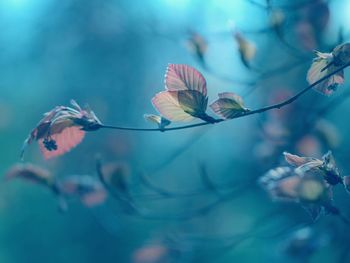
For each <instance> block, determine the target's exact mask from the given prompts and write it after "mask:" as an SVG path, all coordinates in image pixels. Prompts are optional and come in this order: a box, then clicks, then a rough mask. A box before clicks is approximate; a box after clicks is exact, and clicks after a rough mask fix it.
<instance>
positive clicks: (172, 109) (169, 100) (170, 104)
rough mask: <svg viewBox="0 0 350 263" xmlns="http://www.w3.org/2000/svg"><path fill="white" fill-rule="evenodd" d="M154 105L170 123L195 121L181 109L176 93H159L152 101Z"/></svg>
mask: <svg viewBox="0 0 350 263" xmlns="http://www.w3.org/2000/svg"><path fill="white" fill-rule="evenodd" d="M152 104H153V106H154V107H155V108H156V109H157V110H158V112H159V113H160V114H161V115H162V116H164V117H165V118H167V119H168V120H170V121H191V120H193V119H194V117H193V116H191V115H190V114H188V113H186V112H185V111H184V110H183V108H182V107H181V105H180V103H179V101H178V98H177V92H176V91H163V92H159V93H157V94H156V95H155V96H154V97H153V99H152Z"/></svg>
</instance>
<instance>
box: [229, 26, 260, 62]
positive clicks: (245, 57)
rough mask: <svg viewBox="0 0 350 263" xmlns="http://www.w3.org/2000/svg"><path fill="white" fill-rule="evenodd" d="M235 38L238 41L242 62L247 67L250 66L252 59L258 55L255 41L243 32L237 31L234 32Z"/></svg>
mask: <svg viewBox="0 0 350 263" xmlns="http://www.w3.org/2000/svg"><path fill="white" fill-rule="evenodd" d="M234 38H235V40H236V42H237V43H238V51H239V54H240V57H241V60H242V63H243V64H244V65H245V66H246V67H247V68H250V61H251V60H252V59H253V58H254V57H255V55H256V46H255V44H254V43H253V42H251V41H249V40H248V39H246V38H245V37H243V35H242V34H241V33H239V32H238V31H236V32H235V33H234Z"/></svg>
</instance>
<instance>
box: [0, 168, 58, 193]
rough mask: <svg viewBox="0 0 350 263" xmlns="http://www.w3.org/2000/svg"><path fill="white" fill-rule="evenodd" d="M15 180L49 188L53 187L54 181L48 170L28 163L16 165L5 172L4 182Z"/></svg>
mask: <svg viewBox="0 0 350 263" xmlns="http://www.w3.org/2000/svg"><path fill="white" fill-rule="evenodd" d="M15 178H19V179H23V180H26V181H30V182H33V183H36V184H40V185H44V186H47V187H49V188H51V187H52V186H53V184H54V181H55V179H54V176H53V175H52V174H51V173H50V172H49V171H48V170H46V169H43V168H41V167H39V166H36V165H33V164H29V163H28V164H16V165H14V166H12V167H11V168H10V169H9V170H8V171H7V172H6V174H5V179H6V180H12V179H15Z"/></svg>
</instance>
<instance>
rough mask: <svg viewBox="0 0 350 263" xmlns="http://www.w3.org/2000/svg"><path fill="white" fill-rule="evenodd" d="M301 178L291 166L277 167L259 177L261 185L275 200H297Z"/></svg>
mask: <svg viewBox="0 0 350 263" xmlns="http://www.w3.org/2000/svg"><path fill="white" fill-rule="evenodd" d="M300 181H301V179H300V178H299V177H298V176H296V175H295V174H294V172H293V169H292V168H290V167H277V168H275V169H271V170H269V171H268V172H267V173H265V174H264V175H263V176H262V177H260V179H259V183H260V185H261V186H262V187H263V188H264V189H265V190H266V191H267V193H268V194H269V195H270V197H271V198H272V199H274V200H284V201H296V200H297V199H298V192H297V186H298V185H299V184H300Z"/></svg>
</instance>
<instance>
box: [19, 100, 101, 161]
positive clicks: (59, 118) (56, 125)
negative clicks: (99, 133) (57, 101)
mask: <svg viewBox="0 0 350 263" xmlns="http://www.w3.org/2000/svg"><path fill="white" fill-rule="evenodd" d="M71 104H72V106H73V107H72V108H71V107H65V106H57V107H55V108H54V109H53V110H51V111H50V112H48V113H45V114H44V118H43V119H42V120H41V121H40V122H39V123H38V125H37V126H36V127H35V128H34V129H33V131H32V132H31V133H30V135H29V136H28V138H27V139H26V140H25V142H24V145H23V149H22V153H21V157H22V158H23V155H24V150H25V148H26V146H27V145H29V144H31V143H32V142H33V141H34V140H36V141H38V143H39V147H40V150H41V152H42V154H43V156H44V157H45V159H49V158H52V157H56V156H59V155H62V154H64V153H66V152H68V151H70V150H71V149H72V148H73V147H75V146H76V145H78V144H79V143H80V142H81V141H82V140H83V138H84V136H85V132H86V131H95V130H97V129H99V128H100V127H101V122H100V120H99V119H98V118H97V117H96V115H95V114H94V112H93V111H91V110H90V109H82V108H80V106H79V105H78V104H77V103H76V102H75V101H74V100H72V101H71Z"/></svg>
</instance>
